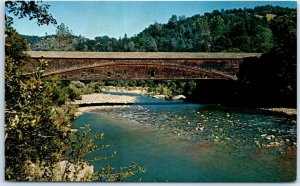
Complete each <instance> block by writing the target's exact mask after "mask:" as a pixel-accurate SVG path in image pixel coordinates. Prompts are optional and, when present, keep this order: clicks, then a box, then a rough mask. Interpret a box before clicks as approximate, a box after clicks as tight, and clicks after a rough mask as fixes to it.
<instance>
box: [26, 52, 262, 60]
mask: <svg viewBox="0 0 300 186" xmlns="http://www.w3.org/2000/svg"><path fill="white" fill-rule="evenodd" d="M27 53H28V54H29V55H30V56H31V57H32V58H41V57H44V58H60V59H63V58H65V59H66V58H73V59H242V58H245V57H260V56H261V53H223V52H219V53H204V52H67V51H28V52H27Z"/></svg>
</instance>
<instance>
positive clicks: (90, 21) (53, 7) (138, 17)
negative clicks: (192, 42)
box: [14, 1, 297, 39]
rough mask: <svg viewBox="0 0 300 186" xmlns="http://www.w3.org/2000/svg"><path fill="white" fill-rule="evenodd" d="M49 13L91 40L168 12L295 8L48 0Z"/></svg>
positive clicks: (30, 26)
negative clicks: (245, 8)
mask: <svg viewBox="0 0 300 186" xmlns="http://www.w3.org/2000/svg"><path fill="white" fill-rule="evenodd" d="M45 3H47V4H49V5H50V9H49V12H50V13H51V14H52V15H53V16H54V18H55V19H56V20H57V22H58V24H60V23H64V24H65V25H67V26H68V27H69V28H70V29H71V30H72V32H73V34H75V35H82V36H84V37H87V38H91V39H93V38H94V37H96V36H103V35H108V36H110V37H115V38H119V37H120V36H121V37H123V36H124V34H125V33H127V35H128V36H129V37H131V36H133V35H135V34H138V33H139V32H141V31H143V30H144V29H145V28H147V27H148V26H149V25H150V24H153V23H154V22H158V23H166V22H167V21H168V19H169V18H170V17H171V16H172V15H174V14H175V15H178V16H180V15H185V16H187V17H190V16H192V15H195V14H200V15H203V14H204V13H205V12H211V11H213V10H216V9H218V10H220V9H225V10H226V9H233V8H244V7H247V8H253V7H255V6H258V5H260V6H261V5H266V4H271V5H279V6H283V7H291V8H296V7H297V4H296V1H290V2H280V1H256V2H253V1H243V2H241V1H240V2H239V1H219V2H216V1H210V2H205V1H200V2H199V1H198V2H195V1H194V2H178V1H177V2H176V1H174V2H170V1H165V2H154V1H152V2H141V1H137V2H132V1H129V2H124V1H123V2H99V1H49V2H45ZM14 27H15V28H16V30H17V31H18V32H19V33H21V34H26V35H38V36H43V35H45V34H46V32H47V34H48V35H49V34H54V33H55V30H56V26H53V25H49V26H40V27H39V26H37V24H36V23H35V22H34V21H28V20H27V19H21V20H17V19H15V23H14Z"/></svg>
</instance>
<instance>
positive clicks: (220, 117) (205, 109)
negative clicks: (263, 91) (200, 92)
mask: <svg viewBox="0 0 300 186" xmlns="http://www.w3.org/2000/svg"><path fill="white" fill-rule="evenodd" d="M127 95H131V96H137V97H138V104H137V105H133V106H130V107H127V108H113V109H112V108H107V109H101V110H96V111H93V112H90V113H84V114H83V115H81V116H79V117H78V118H77V119H76V120H75V121H74V122H73V126H74V128H79V129H80V127H81V126H83V125H84V124H90V125H91V127H92V130H93V131H94V132H101V133H104V134H105V139H104V140H103V141H102V143H103V144H109V145H110V146H111V147H110V148H109V149H108V150H105V151H103V152H101V154H103V153H104V154H110V153H111V152H113V151H117V154H118V155H117V157H115V158H112V159H109V160H105V161H99V162H95V163H94V164H93V165H94V169H95V170H97V169H99V167H101V166H105V165H107V164H110V165H111V166H113V167H116V168H117V167H120V166H126V165H129V164H130V163H131V162H132V161H134V162H137V163H138V164H139V165H141V166H143V167H145V168H146V169H147V172H146V173H144V174H138V175H136V176H135V177H133V178H131V179H129V180H128V181H138V180H140V179H141V180H142V181H145V182H152V181H156V182H165V181H169V182H289V181H294V180H295V179H296V145H297V144H296V125H295V124H292V121H291V120H290V119H288V118H286V117H283V116H274V115H273V116H272V115H266V114H262V113H257V112H256V111H253V110H243V111H241V110H238V109H230V108H224V107H221V106H218V105H210V106H208V105H198V104H189V103H184V102H182V101H166V100H158V99H153V98H149V97H147V96H140V95H132V94H127ZM99 153H100V152H99Z"/></svg>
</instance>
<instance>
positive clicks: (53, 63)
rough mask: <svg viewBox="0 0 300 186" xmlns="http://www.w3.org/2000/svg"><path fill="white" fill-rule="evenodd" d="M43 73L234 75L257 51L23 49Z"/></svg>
mask: <svg viewBox="0 0 300 186" xmlns="http://www.w3.org/2000/svg"><path fill="white" fill-rule="evenodd" d="M27 53H28V54H29V55H30V56H31V58H32V59H33V62H32V63H31V64H29V65H30V66H36V65H37V62H38V60H39V59H46V60H47V61H48V64H49V67H48V69H47V70H46V72H45V73H44V76H59V77H61V79H64V80H108V79H110V80H146V79H233V80H234V79H236V75H237V72H238V70H239V66H240V64H241V63H242V62H243V61H244V60H245V59H246V58H249V57H260V56H261V54H260V53H194V52H193V53H191V52H180V53H179V52H56V51H55V52H54V51H51V52H42V51H28V52H27Z"/></svg>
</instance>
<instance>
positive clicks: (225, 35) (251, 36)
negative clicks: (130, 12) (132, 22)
mask: <svg viewBox="0 0 300 186" xmlns="http://www.w3.org/2000/svg"><path fill="white" fill-rule="evenodd" d="M293 11H295V10H294V9H290V8H282V7H273V6H269V5H267V6H261V7H255V8H253V9H233V10H221V11H218V10H215V11H213V12H212V13H205V14H204V15H194V16H192V17H188V18H186V17H184V16H179V17H178V16H176V15H172V16H171V18H170V19H169V21H168V23H166V24H160V23H154V24H152V25H150V26H149V27H148V28H146V29H145V30H143V31H142V32H141V33H139V34H137V35H136V36H133V37H131V38H129V37H127V35H124V37H122V38H119V39H116V38H110V37H108V36H101V37H96V38H95V39H94V40H90V39H83V38H81V39H80V37H78V36H73V35H72V38H73V41H72V47H71V48H69V49H68V50H78V51H98V52H125V51H127V52H136V51H145V52H222V51H223V52H262V53H265V52H268V51H270V50H271V48H272V47H273V45H274V36H273V32H271V30H272V29H271V26H272V25H271V20H272V19H271V18H268V15H271V17H273V16H275V17H274V18H276V16H282V15H285V14H287V13H289V12H293ZM285 28H286V27H285ZM274 34H276V33H274ZM26 37H27V39H28V40H29V43H30V44H31V49H34V50H55V47H51V46H48V47H46V46H45V47H39V45H38V43H39V42H42V41H41V39H45V38H49V37H54V36H45V37H42V38H40V40H38V39H36V37H34V36H26ZM48 43H49V42H48ZM57 45H58V44H57ZM33 46H34V47H33Z"/></svg>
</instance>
